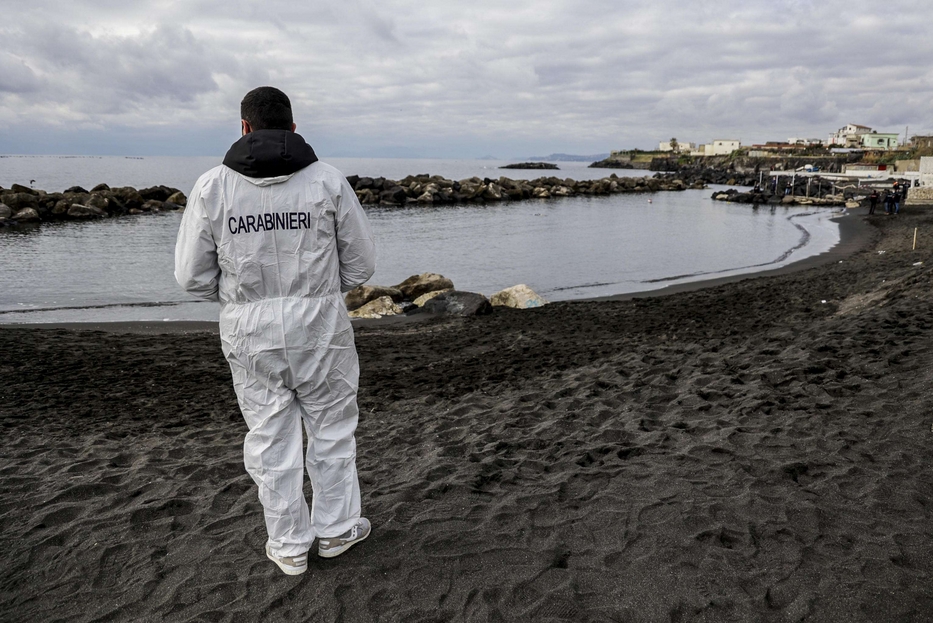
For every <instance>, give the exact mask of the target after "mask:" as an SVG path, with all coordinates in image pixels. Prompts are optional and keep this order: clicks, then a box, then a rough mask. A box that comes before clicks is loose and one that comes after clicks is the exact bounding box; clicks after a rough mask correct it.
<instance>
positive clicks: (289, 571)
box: [266, 549, 308, 575]
mask: <svg viewBox="0 0 933 623" xmlns="http://www.w3.org/2000/svg"><path fill="white" fill-rule="evenodd" d="M266 558H268V559H269V560H271V561H272V562H274V563H275V564H276V566H278V568H279V569H281V570H282V573H284V574H285V575H301V574H302V573H304V572H305V571H307V570H308V565H305V566H304V567H292V566H290V565H286V564H283V563H282V561H281V560H279V559H278V558H276V557H275V556H273V555H272V552H270V551H269V550H268V549H267V550H266Z"/></svg>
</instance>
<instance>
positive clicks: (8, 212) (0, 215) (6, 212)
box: [0, 203, 13, 221]
mask: <svg viewBox="0 0 933 623" xmlns="http://www.w3.org/2000/svg"><path fill="white" fill-rule="evenodd" d="M11 216H13V208H11V207H10V206H8V205H7V204H5V203H0V220H4V221H5V220H6V219H8V218H10V217H11Z"/></svg>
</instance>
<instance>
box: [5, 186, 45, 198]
mask: <svg viewBox="0 0 933 623" xmlns="http://www.w3.org/2000/svg"><path fill="white" fill-rule="evenodd" d="M10 190H12V191H13V192H15V193H26V194H27V195H37V196H38V194H39V191H37V190H34V189H32V188H29V187H28V186H23V185H22V184H13V185H12V186H10Z"/></svg>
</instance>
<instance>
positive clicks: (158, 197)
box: [139, 186, 181, 202]
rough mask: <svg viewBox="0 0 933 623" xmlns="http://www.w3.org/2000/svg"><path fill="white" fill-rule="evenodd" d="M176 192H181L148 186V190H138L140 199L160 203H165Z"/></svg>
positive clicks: (174, 189)
mask: <svg viewBox="0 0 933 623" xmlns="http://www.w3.org/2000/svg"><path fill="white" fill-rule="evenodd" d="M177 192H181V191H179V190H178V189H177V188H169V187H168V186H150V187H149V188H142V189H140V191H139V194H140V195H142V198H143V199H145V200H146V201H149V200H155V201H159V202H162V201H166V200H167V199H168V198H169V197H171V196H172V195H174V194H175V193H177Z"/></svg>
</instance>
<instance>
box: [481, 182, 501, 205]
mask: <svg viewBox="0 0 933 623" xmlns="http://www.w3.org/2000/svg"><path fill="white" fill-rule="evenodd" d="M483 199H485V200H486V201H502V187H501V186H499V185H498V184H496V183H495V182H493V183H492V184H489V185H488V186H486V190H485V191H483Z"/></svg>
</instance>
